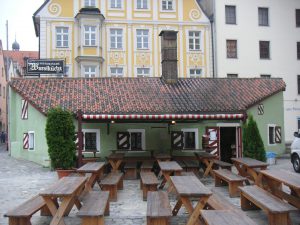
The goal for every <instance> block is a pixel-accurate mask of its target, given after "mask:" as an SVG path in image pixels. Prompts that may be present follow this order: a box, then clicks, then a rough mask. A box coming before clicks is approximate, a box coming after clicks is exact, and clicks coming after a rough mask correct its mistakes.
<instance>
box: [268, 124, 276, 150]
mask: <svg viewBox="0 0 300 225" xmlns="http://www.w3.org/2000/svg"><path fill="white" fill-rule="evenodd" d="M276 126H277V125H276V124H268V146H274V145H276V144H277V143H276V141H275V135H276V133H275V128H276ZM270 127H273V128H274V134H273V138H274V140H273V142H274V143H273V144H271V143H270V133H269V132H270Z"/></svg>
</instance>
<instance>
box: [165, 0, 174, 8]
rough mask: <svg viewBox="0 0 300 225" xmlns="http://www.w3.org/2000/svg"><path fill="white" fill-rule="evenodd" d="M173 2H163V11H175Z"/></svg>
mask: <svg viewBox="0 0 300 225" xmlns="http://www.w3.org/2000/svg"><path fill="white" fill-rule="evenodd" d="M173 9H174V8H173V0H163V1H162V10H166V11H168V10H170V11H171V10H173Z"/></svg>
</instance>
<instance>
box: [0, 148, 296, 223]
mask: <svg viewBox="0 0 300 225" xmlns="http://www.w3.org/2000/svg"><path fill="white" fill-rule="evenodd" d="M275 166H276V167H278V168H282V169H288V170H291V171H293V169H292V165H291V163H290V161H289V159H279V160H277V165H275ZM57 179H58V178H57V175H56V172H53V171H50V170H49V169H48V168H42V167H41V166H40V165H37V164H35V163H32V162H28V161H24V160H18V159H14V158H11V157H9V156H8V154H7V152H6V151H4V150H3V147H2V148H1V146H0V190H1V192H0V224H1V225H8V219H7V218H4V217H3V215H4V213H5V212H7V210H8V209H10V208H14V207H15V206H17V205H19V204H20V203H22V202H24V201H26V200H27V199H29V198H30V197H32V196H34V195H36V194H38V193H39V192H40V191H41V190H43V189H44V188H45V187H47V186H48V185H50V184H52V183H53V182H55V181H56V180H57ZM201 181H202V182H203V183H204V184H205V185H206V186H207V187H209V188H214V189H215V190H216V191H217V192H219V193H221V194H222V195H223V196H225V198H227V199H228V200H229V201H230V202H231V203H232V204H234V205H236V206H237V207H240V201H239V198H230V197H229V194H228V187H214V181H213V179H212V178H210V177H209V178H204V179H203V178H202V179H201ZM94 189H95V190H99V187H97V185H96V186H95V187H94ZM169 197H170V202H171V206H172V207H173V206H174V205H175V203H176V196H175V195H174V194H172V193H171V194H170V195H169ZM146 209H147V202H146V201H142V192H141V190H140V189H139V180H124V190H121V191H118V201H117V202H111V203H110V216H109V217H106V218H105V224H106V225H146ZM76 212H77V209H76V207H74V208H73V209H72V211H71V213H70V215H69V216H68V217H66V218H65V223H66V225H79V224H81V220H80V219H79V218H78V217H76ZM246 214H247V215H248V216H249V217H251V218H252V219H253V220H254V221H256V222H257V224H259V225H266V224H267V216H266V215H265V213H264V212H262V211H258V210H255V211H247V212H246ZM291 218H292V221H293V224H294V225H300V211H298V212H295V213H293V214H291ZM187 219H188V214H187V213H186V211H185V210H184V208H182V209H180V211H179V213H178V216H176V217H172V218H171V220H170V224H171V225H184V224H186V222H187ZM31 221H32V225H48V224H49V223H50V221H51V217H42V216H39V214H38V213H36V214H35V215H34V216H33V218H32V220H31Z"/></svg>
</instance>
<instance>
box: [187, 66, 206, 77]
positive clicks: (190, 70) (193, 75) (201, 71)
mask: <svg viewBox="0 0 300 225" xmlns="http://www.w3.org/2000/svg"><path fill="white" fill-rule="evenodd" d="M199 70H200V74H199V75H197V71H199ZM192 71H195V73H194V74H192ZM189 73H190V77H191V78H198V77H202V75H203V69H202V68H190V69H189Z"/></svg>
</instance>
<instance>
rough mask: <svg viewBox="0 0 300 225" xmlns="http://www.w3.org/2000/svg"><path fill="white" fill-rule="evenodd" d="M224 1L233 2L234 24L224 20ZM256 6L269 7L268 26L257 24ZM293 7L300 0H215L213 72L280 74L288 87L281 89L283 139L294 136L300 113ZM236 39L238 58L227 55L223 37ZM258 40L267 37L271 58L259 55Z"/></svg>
mask: <svg viewBox="0 0 300 225" xmlns="http://www.w3.org/2000/svg"><path fill="white" fill-rule="evenodd" d="M225 5H235V6H236V16H237V18H236V21H237V24H236V25H228V24H226V23H225ZM258 7H267V8H269V26H267V27H263V26H259V25H258ZM295 9H300V1H299V0H285V1H282V0H264V1H261V0H251V1H241V0H217V1H215V26H216V27H215V29H216V34H215V35H216V36H215V37H216V43H215V44H216V46H215V47H216V65H217V66H216V67H217V68H216V69H217V71H216V74H217V76H218V77H227V74H230V73H232V74H238V77H260V75H261V74H270V75H271V77H282V78H283V79H284V81H285V82H286V85H287V89H286V92H285V93H284V108H285V131H286V132H285V133H286V136H285V138H286V141H287V142H289V141H291V140H293V132H294V131H296V130H297V129H298V124H297V117H300V96H299V95H298V87H297V75H300V60H297V42H300V27H298V28H297V27H296V20H295ZM227 39H233V40H237V49H238V58H237V59H227V55H226V40H227ZM259 41H270V60H266V59H260V57H259Z"/></svg>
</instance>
